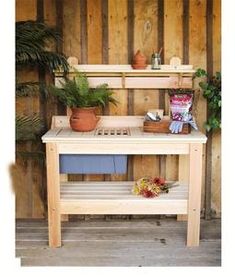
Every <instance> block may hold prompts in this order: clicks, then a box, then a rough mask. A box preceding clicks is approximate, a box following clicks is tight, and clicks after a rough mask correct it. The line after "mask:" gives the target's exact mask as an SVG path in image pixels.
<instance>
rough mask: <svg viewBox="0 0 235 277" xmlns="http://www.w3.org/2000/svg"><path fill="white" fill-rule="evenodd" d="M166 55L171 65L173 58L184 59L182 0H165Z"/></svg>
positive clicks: (166, 61) (166, 59) (166, 60)
mask: <svg viewBox="0 0 235 277" xmlns="http://www.w3.org/2000/svg"><path fill="white" fill-rule="evenodd" d="M164 13H165V17H164V18H165V22H164V46H165V50H164V55H165V63H166V64H167V63H168V64H169V62H170V59H171V58H172V57H173V56H177V57H179V58H181V59H182V58H183V46H182V42H183V21H182V15H183V3H182V1H181V0H165V2H164Z"/></svg>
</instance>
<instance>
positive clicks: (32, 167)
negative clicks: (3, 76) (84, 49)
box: [14, 0, 44, 218]
mask: <svg viewBox="0 0 235 277" xmlns="http://www.w3.org/2000/svg"><path fill="white" fill-rule="evenodd" d="M38 4H42V2H41V3H40V2H39V1H36V0H29V1H24V0H21V1H19V0H18V1H16V21H26V20H37V18H38V14H37V13H38V10H37V6H39V5H38ZM40 6H42V5H40ZM40 16H42V17H43V11H41V14H40ZM17 80H18V81H19V82H30V81H31V82H37V81H38V72H37V70H36V69H22V70H19V71H18V72H17ZM39 111H40V105H39V94H38V95H35V96H32V97H17V98H16V114H18V115H28V116H32V115H33V114H39ZM37 148H38V146H37V145H35V144H34V143H32V142H30V141H27V142H25V143H21V144H17V150H18V151H22V152H29V153H30V152H33V151H35V149H37ZM26 160H27V161H26V162H24V160H22V158H20V157H18V159H17V160H16V167H17V168H18V169H17V171H18V174H19V175H20V176H21V177H22V179H21V182H20V181H19V180H18V179H14V182H15V189H16V207H17V209H19V210H18V211H17V213H16V215H17V217H21V218H27V217H28V218H32V217H37V218H41V217H43V215H44V209H43V203H42V199H41V197H40V193H39V192H40V189H39V188H41V178H37V177H40V176H37V174H40V173H39V172H38V170H39V165H38V164H37V163H36V162H35V161H34V160H33V158H32V157H30V156H29V157H28V158H27V159H26ZM23 176H24V177H23ZM19 207H20V208H19Z"/></svg>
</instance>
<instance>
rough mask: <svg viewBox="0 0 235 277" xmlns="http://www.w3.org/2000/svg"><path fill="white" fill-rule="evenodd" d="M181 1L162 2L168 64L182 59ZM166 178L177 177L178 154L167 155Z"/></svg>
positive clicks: (165, 50) (166, 104) (166, 103)
mask: <svg viewBox="0 0 235 277" xmlns="http://www.w3.org/2000/svg"><path fill="white" fill-rule="evenodd" d="M182 18H183V2H182V1H181V0H165V2H164V45H165V49H164V57H165V63H166V64H169V62H170V59H171V58H172V57H173V56H177V57H180V58H181V60H182V59H183V19H182ZM168 101H169V100H168V95H166V97H165V109H166V112H167V113H168V110H169V103H168ZM166 178H167V179H168V180H177V179H178V156H176V155H167V157H166Z"/></svg>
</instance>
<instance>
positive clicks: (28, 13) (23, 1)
mask: <svg viewBox="0 0 235 277" xmlns="http://www.w3.org/2000/svg"><path fill="white" fill-rule="evenodd" d="M15 4H16V21H25V20H36V17H37V0H16V2H15Z"/></svg>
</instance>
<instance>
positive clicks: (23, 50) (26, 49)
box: [16, 21, 69, 72]
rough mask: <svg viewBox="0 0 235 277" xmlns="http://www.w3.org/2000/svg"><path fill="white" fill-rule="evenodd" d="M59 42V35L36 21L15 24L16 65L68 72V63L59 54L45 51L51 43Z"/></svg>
mask: <svg viewBox="0 0 235 277" xmlns="http://www.w3.org/2000/svg"><path fill="white" fill-rule="evenodd" d="M59 40H60V36H59V33H58V32H57V31H56V30H55V29H53V28H51V27H49V26H47V25H46V24H44V23H40V22H36V21H20V22H16V65H17V67H18V68H19V67H22V66H26V65H27V66H28V65H31V66H41V67H44V68H48V69H49V70H51V71H52V70H54V69H58V68H61V69H62V70H63V71H65V72H66V71H68V69H69V67H68V63H67V61H66V58H65V56H64V55H63V54H61V53H55V52H53V51H49V50H47V48H49V45H50V44H51V43H52V42H57V41H59Z"/></svg>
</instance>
